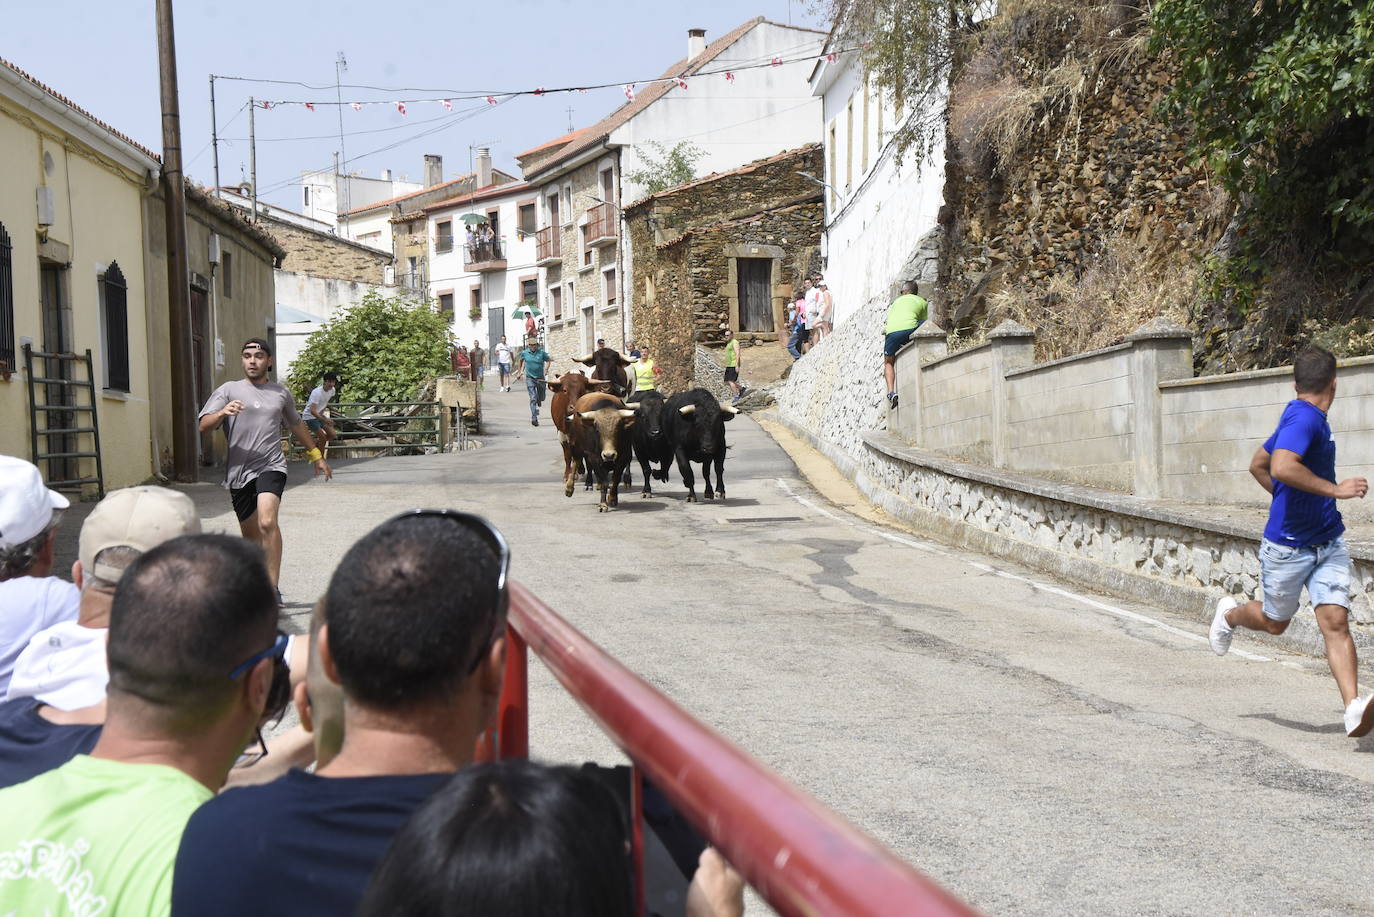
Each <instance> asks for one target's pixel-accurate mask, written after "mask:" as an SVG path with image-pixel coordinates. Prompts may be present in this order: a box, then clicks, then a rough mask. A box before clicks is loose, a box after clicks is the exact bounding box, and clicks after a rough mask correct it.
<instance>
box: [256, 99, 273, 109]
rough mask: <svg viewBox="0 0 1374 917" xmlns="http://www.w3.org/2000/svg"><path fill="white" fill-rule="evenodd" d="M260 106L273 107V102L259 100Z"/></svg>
mask: <svg viewBox="0 0 1374 917" xmlns="http://www.w3.org/2000/svg"><path fill="white" fill-rule="evenodd" d="M258 106H259V107H261V108H263V109H268V108H271V107H272V103H271V102H266V101H264V102H259V103H258Z"/></svg>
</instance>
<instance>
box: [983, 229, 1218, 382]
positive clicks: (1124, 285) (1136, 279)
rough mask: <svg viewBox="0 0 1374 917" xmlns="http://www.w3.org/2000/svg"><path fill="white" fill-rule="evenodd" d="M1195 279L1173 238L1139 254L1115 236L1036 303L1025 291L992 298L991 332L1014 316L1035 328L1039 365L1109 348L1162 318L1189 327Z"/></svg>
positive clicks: (1195, 271) (1194, 269)
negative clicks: (1080, 271) (1088, 262)
mask: <svg viewBox="0 0 1374 917" xmlns="http://www.w3.org/2000/svg"><path fill="white" fill-rule="evenodd" d="M1198 274H1199V266H1198V264H1197V263H1196V262H1193V261H1191V260H1186V261H1181V260H1180V259H1179V253H1178V250H1177V249H1176V248H1173V247H1171V246H1170V244H1169V242H1168V240H1165V241H1162V242H1160V243H1158V244H1156V245H1154V246H1151V247H1148V248H1141V247H1140V246H1139V245H1137V244H1136V242H1135V241H1134V238H1128V237H1126V236H1121V235H1119V236H1114V237H1112V238H1111V239H1109V240H1108V241H1107V242H1106V243H1105V244H1104V247H1103V251H1102V253H1101V254H1100V255H1099V256H1098V257H1097V258H1096V259H1095V260H1094V261H1093V263H1092V264H1091V265H1090V266H1089V267H1088V268H1087V269H1085V270H1084V271H1083V274H1082V276H1080V277H1077V278H1075V277H1073V276H1072V275H1068V274H1060V275H1058V276H1056V277H1055V278H1053V279H1052V280H1051V281H1050V283H1049V285H1048V288H1047V290H1046V292H1045V293H1044V294H1042V295H1040V296H1038V297H1035V298H1027V296H1026V293H1025V291H1024V290H1006V291H1002V292H999V293H994V294H992V295H991V296H989V297H988V316H987V327H989V328H994V327H996V326H997V325H998V323H1000V322H1002V321H1003V320H1004V319H1008V318H1010V319H1014V320H1015V321H1018V322H1020V323H1021V324H1023V325H1026V326H1027V327H1030V328H1033V329H1035V331H1036V345H1035V346H1036V358H1037V359H1038V360H1042V361H1044V360H1057V359H1059V358H1060V357H1066V356H1070V355H1072V354H1076V353H1084V352H1086V351H1089V350H1097V349H1098V348H1101V347H1109V346H1111V345H1112V344H1119V343H1121V341H1122V340H1124V339H1125V337H1126V335H1128V334H1130V333H1131V332H1132V331H1135V330H1136V329H1137V328H1139V327H1140V326H1141V325H1143V324H1145V323H1146V322H1147V321H1149V320H1150V319H1152V318H1155V317H1157V316H1164V317H1165V318H1168V319H1171V320H1173V321H1175V322H1178V323H1179V324H1181V325H1184V324H1187V322H1188V311H1189V307H1190V305H1191V304H1192V302H1193V299H1194V296H1195V295H1196V289H1197V280H1198Z"/></svg>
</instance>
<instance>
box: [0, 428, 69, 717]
mask: <svg viewBox="0 0 1374 917" xmlns="http://www.w3.org/2000/svg"><path fill="white" fill-rule="evenodd" d="M70 505H71V504H70V503H69V502H68V500H67V498H66V497H64V496H62V495H61V494H60V493H58V492H57V491H55V490H49V489H48V488H47V487H46V486H44V484H43V476H42V475H41V474H39V473H38V469H37V468H36V467H35V466H34V465H33V464H32V463H31V462H26V461H24V460H23V459H18V458H15V457H13V456H10V455H0V693H3V692H4V691H6V690H7V689H8V687H9V683H10V672H11V671H13V669H14V660H15V658H16V657H18V655H19V653H20V651H21V650H23V649H24V647H25V646H27V645H28V642H29V639H30V638H31V637H32V636H33V635H34V634H36V633H38V632H39V631H40V630H44V629H46V628H48V627H51V626H53V625H54V624H57V623H59V622H61V621H71V620H73V619H75V618H76V614H77V606H78V604H79V603H80V600H81V593H80V592H79V591H78V590H77V588H76V587H75V586H73V585H72V584H71V583H69V582H67V581H66V580H62V579H58V578H57V577H55V576H50V575H49V574H50V573H51V572H52V565H53V538H54V536H55V533H56V530H57V524H58V523H59V522H60V521H61V520H62V511H63V510H65V509H66V508H67V507H68V506H70Z"/></svg>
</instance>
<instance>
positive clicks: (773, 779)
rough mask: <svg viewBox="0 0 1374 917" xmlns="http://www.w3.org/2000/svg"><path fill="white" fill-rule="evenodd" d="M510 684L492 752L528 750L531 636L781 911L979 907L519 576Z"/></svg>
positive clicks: (797, 915)
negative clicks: (684, 702) (747, 748)
mask: <svg viewBox="0 0 1374 917" xmlns="http://www.w3.org/2000/svg"><path fill="white" fill-rule="evenodd" d="M510 632H513V636H514V637H515V639H514V640H512V641H511V643H510V648H509V650H508V652H507V659H506V666H507V669H506V683H505V688H506V692H505V693H504V694H503V695H502V699H501V707H500V712H499V714H498V721H499V726H498V727H497V734H496V735H494V736H491V737H490V738H489V739H488V741H490V742H491V745H490V750H494V751H499V754H500V757H503V758H507V757H524V756H526V755H527V754H528V753H529V736H528V728H529V725H528V715H527V714H528V684H527V682H526V667H525V666H526V663H525V658H524V656H525V648H524V646H523V645H522V644H526V643H527V644H528V646H529V649H531V650H533V651H534V654H535V655H536V656H538V657H539V658H540V659H541V660H542V661H543V662H544V664H545V665H546V666H547V667H548V668H549V671H551V672H552V673H553V675H554V677H555V678H557V679H558V681H559V683H561V684H562V685H563V687H564V688H566V689H567V691H568V692H569V693H570V694H572V696H573V697H574V698H575V699H576V700H577V702H578V703H579V704H581V705H582V708H583V709H584V710H586V711H587V713H588V714H589V715H590V716H591V717H592V719H594V720H595V721H596V722H597V724H598V725H599V726H600V727H601V728H602V729H603V730H604V731H605V732H606V734H607V735H609V736H610V737H611V739H613V740H614V741H615V743H616V744H617V745H619V746H620V747H621V749H623V750H624V751H625V753H626V754H627V755H628V756H629V757H630V759H631V760H632V761H634V763H635V765H636V766H637V767H638V768H640V769H642V770H643V772H644V775H645V776H646V777H647V778H648V779H650V780H652V781H653V782H654V785H655V786H657V787H658V788H659V789H660V790H662V791H663V793H664V795H666V796H667V797H668V798H669V799H670V800H672V802H673V804H674V805H675V806H677V808H678V811H680V812H682V813H683V814H684V815H685V816H686V817H687V818H688V820H690V821H691V822H692V823H693V824H694V825H695V826H696V827H697V829H698V830H699V831H701V832H702V834H704V835H705V836H706V837H708V838H710V840H711V843H712V844H714V845H715V846H716V847H717V848H718V849H719V850H720V851H721V853H722V854H724V856H725V858H726V859H727V860H729V861H730V863H731V864H733V865H734V867H735V868H736V869H738V870H739V871H740V873H742V874H743V875H744V877H745V879H746V880H747V881H748V882H749V884H750V885H751V886H753V887H754V889H755V890H757V891H758V893H759V894H760V895H762V896H763V897H764V898H765V899H766V900H767V901H768V903H769V904H771V905H772V906H773V908H774V909H776V910H777V912H778V913H779V914H782V915H783V917H818V915H834V917H841V915H843V917H892V915H896V914H901V915H931V917H934V915H961V917H972V915H974V914H975V913H976V912H975V911H973V910H972V909H970V908H969V907H968V906H967V905H965V904H963V903H962V902H960V901H959V900H958V899H956V898H955V897H954V896H952V895H950V894H949V893H948V892H946V891H945V890H944V889H942V888H940V887H939V886H938V885H936V884H935V883H933V882H931V881H930V880H929V879H927V878H925V877H924V876H922V875H921V874H920V873H918V872H916V871H915V870H914V869H912V868H911V867H910V866H908V865H907V864H906V863H904V862H902V861H901V860H900V859H898V858H897V857H896V856H895V855H894V854H892V853H891V852H890V851H888V850H887V849H886V848H884V847H883V846H882V845H880V844H879V843H878V842H876V841H874V840H873V839H872V838H870V837H868V836H867V835H865V834H863V833H862V832H860V831H859V830H858V829H857V828H855V827H854V826H853V825H851V824H849V823H848V822H847V821H845V820H844V819H842V818H841V817H840V816H839V815H837V814H835V813H834V812H831V811H830V810H829V809H827V808H825V807H824V806H823V805H821V804H820V803H819V802H817V801H816V800H815V799H813V798H812V797H811V796H809V795H807V794H806V793H804V792H802V791H801V790H799V789H797V788H796V787H794V786H792V785H791V784H790V783H788V782H787V781H786V780H784V779H783V778H782V777H781V776H779V775H778V774H777V773H775V772H773V771H772V770H770V769H769V768H767V767H765V766H764V765H763V764H760V763H759V762H758V761H756V760H754V759H753V758H752V757H750V756H749V755H747V754H745V753H744V752H743V751H741V750H740V749H739V748H737V747H736V746H734V745H733V744H731V743H730V742H728V741H726V740H725V739H723V738H721V737H720V736H719V735H718V734H716V733H715V732H714V731H713V730H711V729H710V728H708V727H707V726H705V725H703V724H702V723H700V722H699V721H697V720H696V719H694V718H693V717H692V716H690V715H689V714H688V713H686V712H685V711H684V710H683V709H682V708H681V707H679V706H677V704H675V703H673V702H672V701H671V700H669V699H668V698H666V697H664V696H663V695H662V694H660V693H659V692H658V691H656V690H655V689H654V688H652V687H650V686H649V685H648V684H647V683H646V682H645V681H644V680H643V679H641V678H640V677H639V676H638V675H635V674H634V673H633V672H631V671H630V670H629V669H626V668H625V667H624V666H623V665H621V664H620V663H619V662H617V661H616V660H615V659H613V658H611V657H610V656H609V655H607V654H606V652H605V651H604V650H602V649H601V648H600V647H599V646H597V645H596V644H595V643H593V642H591V641H590V640H588V639H587V638H586V637H585V636H583V635H582V633H580V632H579V631H578V630H577V629H576V628H574V627H573V626H572V625H571V624H569V623H568V622H567V621H565V620H563V619H562V618H561V617H559V616H558V615H557V614H556V613H555V612H554V611H553V610H552V609H550V608H549V607H548V606H546V605H545V604H544V603H543V602H541V601H539V600H538V599H537V598H535V597H534V595H533V594H532V593H530V592H529V590H527V589H525V588H524V587H523V586H521V585H520V584H519V583H512V584H511V602H510Z"/></svg>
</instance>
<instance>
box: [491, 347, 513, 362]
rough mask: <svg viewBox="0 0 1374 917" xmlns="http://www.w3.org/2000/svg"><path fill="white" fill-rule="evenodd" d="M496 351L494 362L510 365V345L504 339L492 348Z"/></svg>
mask: <svg viewBox="0 0 1374 917" xmlns="http://www.w3.org/2000/svg"><path fill="white" fill-rule="evenodd" d="M492 349H493V350H495V351H496V362H497V363H504V364H506V365H507V366H509V365H510V354H511V351H510V345H509V344H507V343H505V342H504V341H503V342H501V343H500V344H497V345H496V346H495V347H493V348H492Z"/></svg>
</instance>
